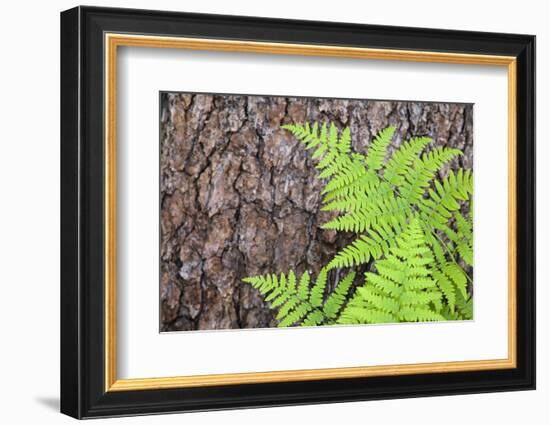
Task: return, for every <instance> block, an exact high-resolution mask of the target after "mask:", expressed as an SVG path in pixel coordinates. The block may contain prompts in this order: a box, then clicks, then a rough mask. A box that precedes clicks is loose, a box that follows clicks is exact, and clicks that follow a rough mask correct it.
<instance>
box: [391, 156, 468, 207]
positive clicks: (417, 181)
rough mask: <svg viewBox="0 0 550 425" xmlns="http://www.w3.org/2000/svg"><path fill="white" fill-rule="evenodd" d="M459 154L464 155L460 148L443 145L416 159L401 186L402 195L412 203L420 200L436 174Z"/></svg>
mask: <svg viewBox="0 0 550 425" xmlns="http://www.w3.org/2000/svg"><path fill="white" fill-rule="evenodd" d="M458 155H462V152H460V151H459V150H458V149H449V148H441V147H440V148H437V149H434V150H432V151H430V152H427V153H425V154H423V155H422V158H421V159H420V160H416V161H414V165H413V167H412V169H411V170H410V172H408V173H407V174H406V175H405V176H404V177H405V178H404V179H403V181H402V185H401V186H400V187H399V193H400V194H401V196H402V197H404V198H405V199H406V201H407V202H408V203H410V204H413V203H418V202H420V201H421V200H422V198H423V196H424V193H425V191H426V189H427V188H428V187H429V186H430V183H431V181H432V179H433V178H434V176H435V174H436V173H437V172H438V171H439V170H440V169H441V167H443V165H445V163H447V162H449V161H450V160H451V159H453V158H455V157H456V156H458ZM436 182H437V181H436Z"/></svg>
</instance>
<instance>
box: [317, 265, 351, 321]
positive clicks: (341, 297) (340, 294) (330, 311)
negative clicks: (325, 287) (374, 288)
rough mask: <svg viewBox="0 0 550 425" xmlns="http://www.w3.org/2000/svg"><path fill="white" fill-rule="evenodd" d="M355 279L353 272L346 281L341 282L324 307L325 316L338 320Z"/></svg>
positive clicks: (345, 278)
mask: <svg viewBox="0 0 550 425" xmlns="http://www.w3.org/2000/svg"><path fill="white" fill-rule="evenodd" d="M354 279H355V273H354V272H351V273H348V274H347V275H346V277H344V279H342V280H341V281H340V283H338V286H337V287H336V289H335V290H334V292H332V294H330V296H329V297H328V298H327V301H326V302H325V305H324V306H323V313H324V314H325V316H327V317H328V318H330V319H334V318H336V315H337V314H338V311H339V310H340V308H341V307H342V305H343V304H344V301H345V300H346V297H347V295H348V292H349V289H350V287H351V285H352V283H353V280H354Z"/></svg>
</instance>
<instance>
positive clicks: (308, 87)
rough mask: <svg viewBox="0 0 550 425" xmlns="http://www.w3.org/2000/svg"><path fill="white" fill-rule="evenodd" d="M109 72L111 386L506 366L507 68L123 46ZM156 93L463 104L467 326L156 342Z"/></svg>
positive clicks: (208, 335) (185, 336) (236, 334)
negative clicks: (471, 248) (115, 380)
mask: <svg viewBox="0 0 550 425" xmlns="http://www.w3.org/2000/svg"><path fill="white" fill-rule="evenodd" d="M266 63H267V64H269V65H267V66H266ZM118 66H119V76H118V79H119V82H120V83H119V86H118V87H119V90H118V111H119V113H118V119H119V120H118V139H117V145H118V147H117V149H118V154H117V156H118V158H119V163H118V196H119V198H118V201H117V205H118V217H119V218H118V226H117V228H118V235H117V243H118V252H119V255H118V282H117V290H118V294H119V295H118V297H117V299H118V308H117V311H118V322H117V323H118V326H119V328H118V335H119V338H118V343H119V345H118V356H117V359H118V374H119V375H118V376H119V378H147V377H162V376H181V375H197V374H202V375H204V374H214V373H237V372H262V371H273V370H290V369H317V368H335V367H352V366H377V365H392V364H403V363H431V362H444V361H459V360H491V359H503V358H506V357H507V351H508V340H507V323H508V321H507V309H508V303H507V289H508V279H507V268H506V267H502V259H503V258H507V255H508V252H507V249H508V245H507V240H508V232H507V226H508V223H507V218H508V217H507V215H508V214H507V213H508V188H507V185H506V184H501V185H498V187H495V184H494V182H495V181H499V182H506V181H507V177H508V174H507V171H508V157H507V150H508V137H507V136H508V134H507V127H506V125H498V126H495V124H494V123H506V122H507V119H508V106H507V105H508V102H507V89H508V80H507V68H506V67H505V66H499V67H495V66H485V67H482V66H478V65H475V66H473V65H456V64H438V65H434V64H425V63H407V66H406V67H403V63H402V62H395V61H393V62H392V61H372V60H356V59H348V60H343V59H342V58H319V57H306V58H300V57H296V56H273V55H258V54H235V53H228V52H193V51H188V50H159V49H144V48H123V49H122V51H121V53H120V54H119V65H118ZM220 69H223V70H224V73H225V75H226V76H227V78H218V76H217V73H218V72H219V70H220ZM159 70H161V71H159ZM159 72H160V73H161V74H160V75H162V78H158V76H159ZM290 76H292V77H291V78H290ZM327 81H331V82H334V83H331V84H326V82H327ZM159 90H172V91H185V90H187V91H199V92H200V91H203V92H204V91H211V92H216V93H255V94H262V93H263V94H271V95H284V94H292V95H302V96H324V97H335V96H340V97H345V98H350V97H353V98H363V99H364V98H369V97H370V98H373V99H381V98H386V99H396V100H399V99H415V100H422V99H429V100H430V101H443V102H472V103H474V174H475V176H476V178H475V187H474V198H475V202H474V205H475V212H474V217H475V222H474V227H475V232H474V233H475V242H474V245H475V256H476V257H475V264H476V267H475V269H474V282H475V285H476V293H475V301H474V305H475V314H474V319H475V320H473V321H465V322H452V321H451V322H440V323H414V324H413V323H409V324H386V325H377V326H346V327H343V326H339V327H333V326H330V327H328V326H327V327H318V328H307V329H305V328H297V329H296V328H294V329H278V330H274V329H250V330H246V331H242V330H240V331H225V332H219V331H218V332H171V333H159V331H158V317H159V310H158V306H159V304H158V302H156V300H158V276H159V264H158V252H159V246H158V240H159V239H158V234H159V233H158V232H159V228H158V223H159V210H158V187H159V171H158V166H159V165H158V164H159V157H158V152H159V150H158V134H159V128H158V126H159V122H158V111H159V104H158V99H159ZM494 211H499V212H500V213H498V214H495V213H494ZM153 259H154V260H156V261H154V260H153ZM327 341H330V343H329V344H327ZM474 341H475V343H473V342H474ZM188 347H194V348H193V350H189V349H188ZM220 347H231V349H230V350H224V354H223V356H221V357H220V355H219V354H220ZM165 353H179V354H180V355H174V356H166V355H165ZM182 356H184V357H185V361H182ZM160 358H162V359H163V360H162V362H159V361H158V359H160Z"/></svg>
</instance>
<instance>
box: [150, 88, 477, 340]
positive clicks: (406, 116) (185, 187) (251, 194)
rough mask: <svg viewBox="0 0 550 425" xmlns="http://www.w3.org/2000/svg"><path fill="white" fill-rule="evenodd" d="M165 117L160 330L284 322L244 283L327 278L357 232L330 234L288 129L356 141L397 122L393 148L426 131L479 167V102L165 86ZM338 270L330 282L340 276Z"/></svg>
mask: <svg viewBox="0 0 550 425" xmlns="http://www.w3.org/2000/svg"><path fill="white" fill-rule="evenodd" d="M161 100H162V102H161V103H162V106H161V107H162V116H161V159H160V173H161V188H160V190H161V252H160V256H161V258H160V267H161V279H160V280H161V281H160V285H161V318H160V320H161V330H162V331H173V330H191V329H228V328H255V327H271V326H275V325H276V324H277V323H276V320H275V319H274V315H273V314H272V312H271V311H270V309H269V308H268V305H267V304H266V303H265V302H263V300H262V298H261V297H260V295H259V293H258V292H257V291H256V290H255V289H253V288H251V287H250V286H249V285H247V284H244V283H242V282H241V279H242V278H243V277H245V276H253V275H259V274H265V273H277V272H288V271H289V270H290V269H293V270H295V271H297V272H298V273H301V272H302V271H304V270H306V269H307V270H310V271H311V272H312V274H313V275H314V276H315V275H317V273H318V271H319V269H320V267H321V266H323V265H324V264H326V263H327V262H328V261H329V260H330V259H331V258H332V256H333V255H334V254H335V253H336V252H337V251H338V250H339V248H341V247H342V246H344V245H345V244H347V243H348V242H350V241H351V240H352V239H353V237H352V235H346V234H340V233H339V234H336V233H335V232H334V231H326V230H322V229H321V228H320V225H321V224H322V223H324V222H326V221H327V220H328V219H329V218H330V217H329V216H328V215H327V213H325V212H321V211H319V208H320V191H321V189H322V182H320V181H319V180H318V179H317V178H316V175H317V172H316V170H315V168H314V163H313V162H312V160H311V154H310V153H306V151H305V149H304V147H303V146H302V145H301V144H300V143H299V142H297V141H296V140H295V139H294V138H293V136H292V135H290V134H289V133H288V132H287V131H285V130H282V129H281V128H280V126H281V125H282V124H286V123H303V122H305V121H309V122H314V121H319V122H335V123H336V124H337V125H338V126H339V127H340V128H342V127H345V126H349V127H350V129H351V134H352V141H353V148H354V149H355V150H356V151H358V152H363V153H364V152H366V150H367V148H368V143H369V141H370V140H371V139H372V138H373V136H374V135H375V134H376V133H377V132H378V131H379V130H381V129H383V128H385V127H387V126H388V125H394V126H396V127H397V131H396V136H395V138H394V142H393V145H394V146H398V145H399V144H400V143H401V142H402V141H403V140H406V139H408V138H409V137H411V136H422V135H427V136H430V137H432V138H433V140H434V144H435V145H440V146H442V145H445V146H452V147H457V148H460V149H461V150H462V151H463V152H464V153H465V154H464V155H463V156H462V157H460V158H459V159H458V160H455V162H454V163H453V164H451V167H453V168H456V167H457V166H462V167H465V168H472V149H473V143H472V135H473V129H472V127H473V123H472V121H473V120H472V114H473V107H472V105H464V104H443V103H423V102H395V101H362V100H329V99H315V98H289V97H286V98H285V97H260V96H234V95H203V94H179V93H164V94H163V95H162V99H161ZM338 278H339V277H338V276H337V273H333V274H332V275H331V276H330V279H329V280H330V282H329V286H333V285H334V284H335V282H337V281H338Z"/></svg>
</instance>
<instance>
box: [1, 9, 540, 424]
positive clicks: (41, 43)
mask: <svg viewBox="0 0 550 425" xmlns="http://www.w3.org/2000/svg"><path fill="white" fill-rule="evenodd" d="M96 4H97V5H106V6H122V7H142V8H147V7H148V8H151V7H155V8H159V9H171V10H186V11H197V12H199V11H200V12H210V13H227V14H245V15H263V16H273V17H287V18H303V19H318V20H336V21H348V22H363V23H372V24H391V25H405V26H407V25H408V26H424V27H438V28H453V29H465V30H483V31H502V32H524V33H534V34H536V35H537V37H538V39H537V43H538V49H537V53H538V69H537V74H538V75H539V76H540V77H539V81H538V102H537V107H538V117H539V118H541V119H544V117H547V116H549V115H550V106H548V90H549V83H548V77H547V76H548V75H550V53H548V52H549V51H550V29H549V28H548V25H547V15H548V13H547V11H545V10H544V6H545V5H544V2H541V1H527V0H525V1H522V2H521V3H518V2H517V1H512V2H505V1H499V2H479V1H467V0H464V1H461V2H460V3H458V2H454V3H449V4H447V5H443V3H441V1H440V0H436V1H424V2H421V1H418V2H410V1H400V0H396V1H394V2H392V3H391V5H390V4H388V3H387V2H369V3H368V4H367V3H366V2H358V1H356V0H349V1H345V0H340V1H338V2H328V1H323V2H321V1H315V2H314V1H310V2H306V1H303V2H296V1H292V0H290V1H285V0H278V1H275V2H258V1H256V2H246V1H244V0H243V1H238V0H233V1H230V2H229V1H221V0H220V1H213V0H212V1H210V0H201V1H200V2H183V1H181V0H180V1H167V0H164V1H163V0H158V1H156V2H154V3H152V2H147V1H126V2H124V1H111V2H109V1H97V3H96ZM74 5H75V3H73V2H69V1H50V2H35V3H34V4H31V2H18V3H15V2H11V3H9V4H7V5H4V8H3V10H2V15H1V17H0V24H1V25H0V31H1V34H2V54H3V57H2V67H1V68H0V73H1V78H0V85H1V87H0V95H1V102H0V108H2V110H1V115H0V116H1V117H2V121H1V123H2V125H1V126H0V132H1V133H0V140H1V142H2V151H1V154H0V161H1V164H0V178H1V180H0V181H1V182H2V183H1V186H0V187H1V194H2V199H3V203H2V207H3V208H2V210H1V212H0V215H1V218H2V220H1V221H0V250H1V251H0V258H1V262H0V265H1V267H0V276H1V277H0V282H1V294H0V326H1V328H0V329H1V331H2V350H1V351H0V377H1V383H0V392H1V394H0V397H1V398H0V400H2V401H1V406H2V408H1V409H0V418H1V421H2V422H3V423H8V424H19V423H29V422H30V423H41V424H42V423H69V421H70V419H69V418H66V417H63V416H61V415H59V414H58V413H57V409H58V398H57V397H58V396H57V394H58V390H59V389H58V381H59V366H58V364H59V360H58V359H59V349H58V346H59V334H58V329H59V313H58V311H59V301H58V299H59V112H58V111H59V16H58V13H59V11H60V10H63V9H66V8H69V7H72V6H74ZM543 122H544V121H543ZM549 137H550V133H549V131H548V128H547V127H544V126H540V132H539V133H538V140H539V143H538V152H537V156H538V158H539V163H541V164H545V163H542V162H541V160H542V159H543V158H548V157H549V155H550V148H549V147H548V144H547V143H545V140H548V138H549ZM547 184H550V170H549V167H548V166H545V167H542V166H541V167H539V170H538V188H539V190H538V216H539V217H540V218H541V219H540V220H539V223H538V260H539V267H538V269H539V272H538V296H537V299H538V300H539V302H538V312H537V316H538V317H537V319H538V358H539V364H538V390H537V391H536V392H522V393H502V394H484V395H469V396H455V397H439V398H423V399H410V400H390V401H379V402H364V403H345V404H339V405H321V406H304V407H291V408H288V407H287V408H275V409H261V410H242V411H236V412H211V413H199V414H192V415H185V416H181V415H167V416H163V417H159V416H157V417H135V418H126V419H116V420H111V421H110V423H117V422H120V423H127V424H134V423H136V424H137V423H140V424H141V423H159V424H163V423H166V424H168V423H174V424H175V423H181V422H182V421H188V422H189V423H193V424H216V423H220V422H224V423H225V424H257V423H262V424H270V423H273V424H275V423H284V422H288V423H300V422H311V423H317V424H331V423H337V422H342V421H343V420H349V421H352V420H361V421H369V422H372V423H389V424H393V423H400V422H405V421H406V422H408V423H418V424H432V423H433V424H436V423H437V424H439V423H441V422H445V423H446V424H464V423H471V422H475V423H478V422H479V423H483V422H490V423H499V424H514V423H522V422H528V423H533V424H538V423H547V421H548V416H549V414H548V411H547V408H545V407H546V403H545V402H547V401H548V399H549V398H550V366H549V365H548V359H549V358H550V343H549V338H550V337H549V336H548V335H549V331H550V327H549V324H550V323H549V321H550V313H549V309H548V308H545V307H546V305H545V304H546V303H545V302H544V300H547V299H548V298H549V297H550V291H549V290H548V286H547V285H546V283H547V282H548V280H549V278H550V274H549V273H548V271H547V269H545V268H544V267H545V260H546V259H547V258H548V257H549V256H550V251H549V248H548V245H547V244H544V243H543V241H544V239H547V238H548V237H550V229H549V224H548V221H547V220H545V217H549V216H550V205H549V202H548V198H547V197H545V196H544V195H545V186H546V185H547Z"/></svg>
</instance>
